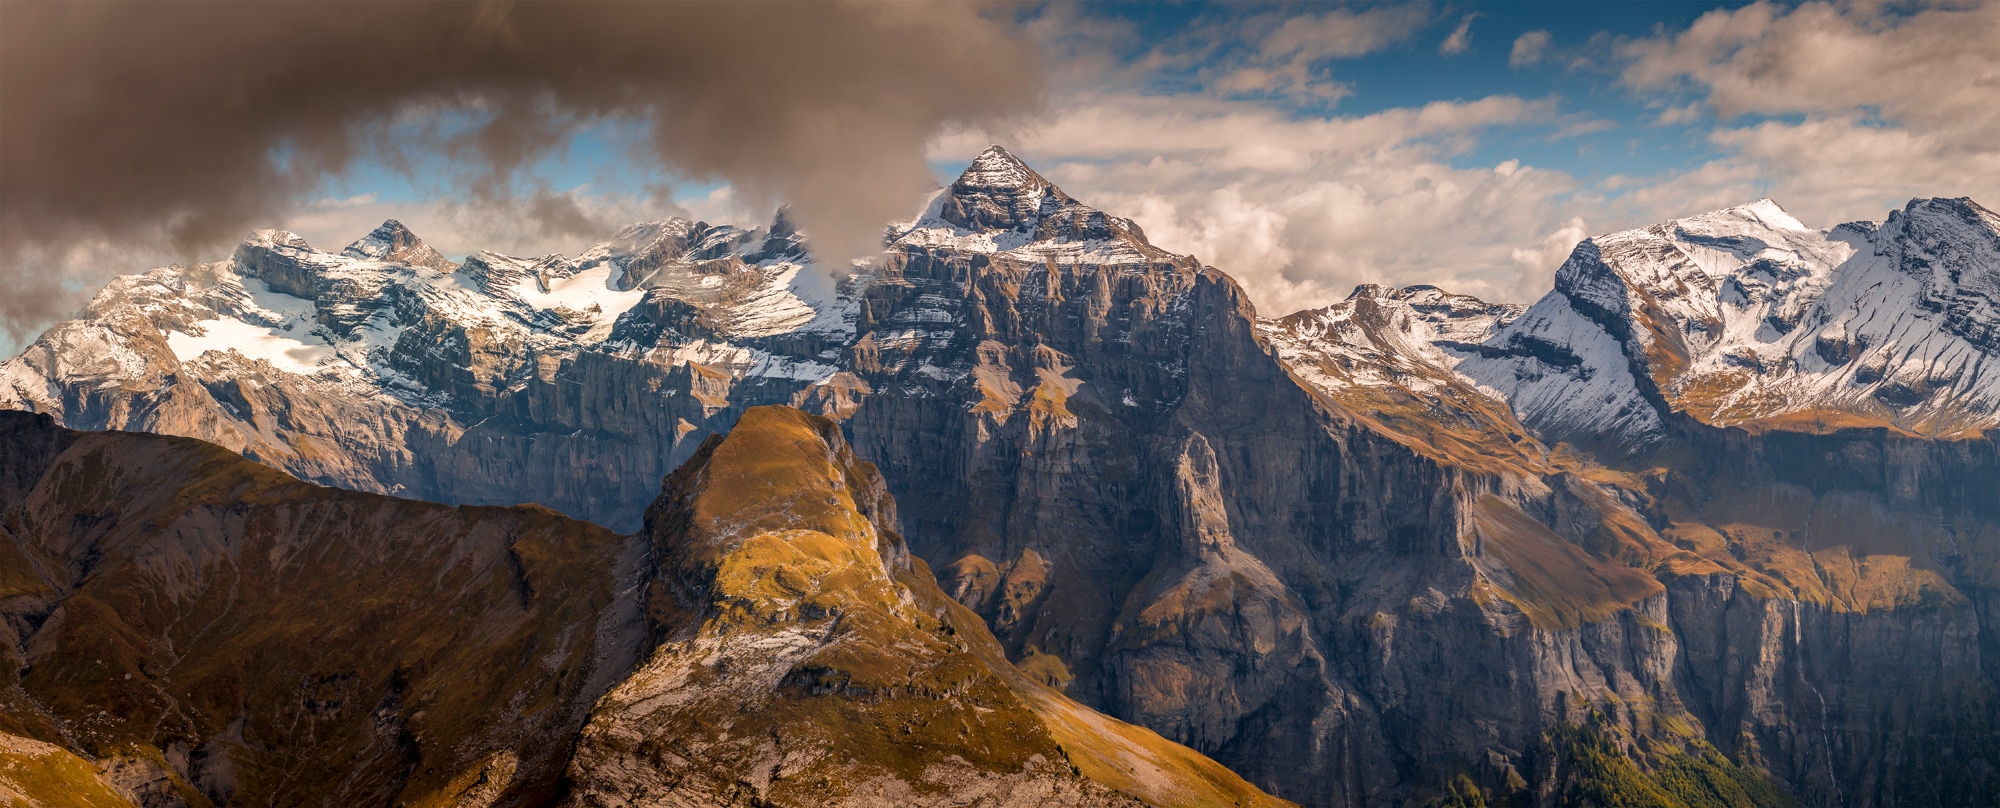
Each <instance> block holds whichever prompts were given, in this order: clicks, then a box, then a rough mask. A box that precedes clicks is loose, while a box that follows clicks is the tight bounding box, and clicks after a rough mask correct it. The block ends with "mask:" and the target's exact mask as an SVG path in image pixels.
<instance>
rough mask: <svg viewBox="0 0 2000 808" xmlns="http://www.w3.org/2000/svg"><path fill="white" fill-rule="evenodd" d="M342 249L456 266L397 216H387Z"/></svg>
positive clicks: (358, 255)
mask: <svg viewBox="0 0 2000 808" xmlns="http://www.w3.org/2000/svg"><path fill="white" fill-rule="evenodd" d="M340 253H341V254H342V255H345V256H348V257H350V258H360V259H363V260H368V261H387V262H393V263H399V264H409V265H411V266H420V267H429V268H431V269H437V270H442V271H446V272H449V271H451V270H453V269H456V268H457V265H456V264H453V263H452V262H451V261H450V260H448V259H446V258H445V257H444V256H443V255H441V254H439V253H438V251H437V250H434V249H431V246H430V245H428V244H425V243H424V241H423V239H420V238H417V234H415V233H412V232H410V228H407V227H404V226H403V223H402V222H399V221H396V220H395V219H387V220H384V221H383V222H382V225H381V226H380V227H377V228H375V229H374V230H371V231H369V233H368V235H365V236H362V237H361V238H359V239H355V241H354V243H353V244H349V245H347V247H346V248H345V249H343V250H341V251H340Z"/></svg>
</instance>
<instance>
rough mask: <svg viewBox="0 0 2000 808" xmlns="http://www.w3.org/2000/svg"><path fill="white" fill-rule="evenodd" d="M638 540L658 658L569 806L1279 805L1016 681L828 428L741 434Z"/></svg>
mask: <svg viewBox="0 0 2000 808" xmlns="http://www.w3.org/2000/svg"><path fill="white" fill-rule="evenodd" d="M646 523H647V528H646V537H647V539H648V541H649V542H650V544H651V546H652V547H653V551H654V554H655V556H656V557H658V558H661V559H665V560H666V563H665V565H664V567H663V569H662V575H660V576H659V577H658V578H656V579H655V580H654V582H653V584H652V587H653V588H652V590H651V592H650V595H649V602H651V603H652V604H654V607H653V608H652V609H651V611H650V616H651V618H652V624H653V629H654V632H655V634H656V635H658V636H661V637H663V638H664V641H663V642H662V643H661V644H660V645H659V646H658V647H656V648H655V649H654V650H653V652H652V654H651V656H650V658H649V659H648V660H647V661H646V662H645V663H644V664H643V665H642V666H641V667H639V668H638V669H637V670H635V671H634V672H633V674H632V675H631V676H630V677H629V678H627V679H626V680H625V681H623V682H621V683H620V684H619V686H618V687H617V688H616V689H614V690H613V691H612V692H611V693H610V694H609V695H607V696H606V697H605V698H604V699H603V700H602V701H601V702H600V703H599V705H598V708H597V710H596V711H595V712H594V713H593V715H592V717H591V721H590V724H589V726H588V727H586V728H585V729H584V731H583V734H582V735H581V736H580V738H579V740H578V745H577V752H576V756H575V758H574V759H573V760H572V762H571V764H570V776H571V782H572V792H571V795H570V797H569V798H568V799H569V801H570V802H572V803H575V804H579V805H657V804H667V805H689V806H706V805H765V804H779V805H881V806H889V805H963V804H967V803H968V801H977V802H978V803H979V804H985V805H1005V806H1013V805H1019V806H1031V805H1051V804H1060V805H1079V806H1096V805H1106V806H1109V805H1127V804H1149V805H1167V806H1172V805H1186V806H1198V805H1272V806H1276V805H1279V804H1282V803H1281V802H1280V801H1278V800H1273V799H1271V798H1269V797H1266V796H1264V795H1263V794H1262V793H1260V792H1258V791H1257V789H1255V788H1254V787H1252V786H1250V785H1249V784H1248V783H1246V782H1244V781H1243V780H1242V778H1240V777H1237V776H1236V775H1234V774H1232V773H1230V772H1229V771H1228V770H1227V769H1224V768H1223V767H1221V766H1219V765H1217V764H1216V763H1214V762H1212V761H1210V760H1208V759H1206V758H1203V757H1201V756H1200V755H1198V754H1196V753H1194V752H1191V751H1189V750H1188V749H1186V748H1184V747H1181V746H1178V745H1176V744H1173V743H1170V742H1168V741H1166V740H1163V739H1162V738H1160V736H1158V735H1155V734H1154V733H1152V732H1150V731H1147V730H1144V729H1141V728H1138V727H1134V726H1131V725H1127V724H1124V723H1123V722H1119V721H1116V720H1114V719H1110V718H1107V717H1105V716H1102V715H1099V714H1097V713H1095V712H1093V711H1091V710H1090V709H1088V708H1086V707H1084V706H1082V705H1080V704H1077V703H1076V702H1073V701H1071V700H1070V699H1068V698H1066V697H1064V696H1062V695H1061V694H1060V693H1059V692H1057V691H1056V690H1054V689H1052V688H1050V687H1048V686H1046V685H1043V684H1041V683H1039V682H1036V681H1033V680H1032V679H1031V678H1030V677H1029V676H1028V675H1026V674H1024V673H1022V672H1021V671H1019V670H1017V669H1015V668H1014V666H1013V665H1012V664H1010V663H1009V662H1008V661H1007V659H1006V657H1005V656H1004V654H1003V653H1002V651H1001V648H1000V646H999V644H998V643H997V642H995V641H994V639H993V637H992V635H991V634H989V633H987V631H986V629H985V627H984V625H982V624H981V622H980V620H979V618H978V617H976V616H974V615H972V614H971V613H970V612H967V611H966V610H965V609H964V608H963V607H962V606H959V605H958V604H956V603H954V602H953V601H951V600H950V599H949V598H947V597H946V596H945V595H944V593H943V592H942V591H940V590H939V589H938V586H937V583H936V580H935V578H934V577H933V576H932V575H931V573H930V570H929V569H928V568H927V567H926V566H925V565H924V563H923V562H922V561H921V560H918V559H915V558H913V557H912V556H911V555H910V553H909V551H908V549H907V547H906V546H905V545H904V541H903V537H902V535H901V533H900V532H899V530H898V523H897V515H896V505H895V501H894V500H893V499H891V498H890V497H889V495H888V491H887V488H886V486H884V484H883V482H882V478H881V477H880V476H879V475H877V474H876V472H875V469H874V468H873V467H872V466H870V465H869V464H867V463H864V462H861V461H859V460H857V459H856V458H855V456H854V454H853V452H852V451H850V450H849V449H848V447H847V445H846V442H845V441H844V440H843V439H842V438H841V436H840V432H839V429H838V427H836V426H835V425H834V424H833V423H832V422H830V421H826V420H823V419H818V418H814V417H812V416H809V415H806V414H804V413H801V412H798V411H797V410H791V409H783V408H758V409H753V410H751V411H749V412H747V413H745V414H744V416H743V418H742V419H741V420H740V421H738V422H737V425H736V427H735V429H734V430H733V431H732V432H731V433H730V434H729V437H728V438H727V439H726V440H711V441H710V442H709V443H707V444H706V445H704V446H703V448H702V449H701V451H700V452H698V453H697V454H696V455H695V457H694V459H693V460H691V461H689V462H688V463H687V464H686V465H685V466H683V467H682V468H681V469H680V470H679V471H677V472H675V474H674V475H673V477H671V478H670V479H669V480H668V481H667V483H666V492H665V494H664V495H663V496H662V497H661V498H660V500H659V501H658V502H657V503H655V504H654V506H653V507H652V509H651V510H650V511H648V514H647V520H646ZM673 606H679V607H681V608H678V609H676V608H672V607H673Z"/></svg>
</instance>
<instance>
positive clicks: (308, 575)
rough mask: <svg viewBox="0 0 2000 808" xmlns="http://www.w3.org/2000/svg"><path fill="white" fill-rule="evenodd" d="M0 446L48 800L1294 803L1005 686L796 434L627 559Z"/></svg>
mask: <svg viewBox="0 0 2000 808" xmlns="http://www.w3.org/2000/svg"><path fill="white" fill-rule="evenodd" d="M0 447H4V454H0V586H4V589H0V608H4V617H5V621H4V623H0V625H4V626H5V634H4V635H0V637H4V639H5V640H6V642H5V643H4V644H0V653H4V654H5V662H6V663H7V664H5V665H4V666H0V672H4V675H5V677H6V679H5V682H4V685H5V687H4V690H0V700H4V704H5V710H4V711H0V764H4V767H5V768H4V770H0V795H19V796H20V798H21V799H25V800H27V801H28V803H29V804H52V802H59V801H61V800H70V801H71V804H78V805H133V804H138V805H144V806H149V807H150V806H188V805H194V806H200V805H209V804H235V805H261V804H364V805H388V804H407V805H459V806H464V805H472V806H488V805H540V804H552V803H560V804H565V805H593V806H595V805H627V804H646V805H657V804H669V805H691V806H692V805H704V806H707V805H855V806H874V805H932V804H936V805H962V804H966V803H967V802H968V801H974V800H984V801H986V804H994V805H1041V804H1047V803H1049V802H1051V801H1053V802H1057V803H1061V804H1070V805H1103V806H1111V805H1160V806H1178V805H1187V806H1194V805H1217V804H1230V805H1271V806H1277V805H1283V804H1287V803H1282V802H1281V801H1277V800H1273V799H1271V798H1269V797H1267V796H1265V795H1264V794H1262V793H1261V792H1259V791H1258V790H1257V789H1256V788H1254V787H1252V786H1251V785H1249V784H1248V783H1246V782H1244V781H1243V780H1242V779H1241V778H1240V777H1237V776H1235V775H1234V774H1231V773H1230V772H1229V771H1228V770H1227V769H1224V768H1223V767H1221V766H1220V765H1218V764H1216V763H1214V762H1213V761H1210V760H1208V759H1207V758H1205V757H1202V756H1201V755H1199V754H1198V753H1195V752H1193V751H1191V750H1189V749H1187V748H1185V747H1182V746H1179V745H1176V744H1173V743H1171V742H1169V741H1166V740H1164V739H1162V738H1161V737H1159V736H1158V735H1155V734H1153V733H1152V732H1149V731H1147V730H1144V729H1141V728H1138V727H1134V726H1131V725H1127V724H1124V723H1122V722H1119V721H1116V720H1114V719H1111V718H1108V717H1105V716H1103V715H1100V714H1097V713H1095V712H1093V711H1091V710H1089V709H1088V708H1086V707H1083V706H1081V705H1079V704H1077V703H1075V702H1073V701H1070V700H1069V699H1067V698H1065V697H1063V696H1062V695H1060V694H1059V693H1058V692H1056V691H1055V690H1053V689H1051V688H1048V687H1046V686H1044V685H1041V684H1039V683H1037V682H1034V681H1033V680H1032V679H1030V677H1028V676H1027V675H1025V674H1023V673H1021V672H1020V671H1018V670H1016V669H1015V668H1014V667H1013V666H1012V665H1011V664H1009V663H1008V662H1007V660H1006V658H1005V656H1004V655H1003V654H1002V653H1001V651H1000V649H999V646H998V644H997V643H996V642H995V641H994V640H993V638H992V636H991V635H990V634H988V633H987V632H986V631H985V629H984V627H983V626H982V625H981V624H980V622H979V620H978V619H977V618H976V617H974V616H972V615H971V614H970V613H968V612H966V611H964V610H963V608H962V607H958V606H956V605H955V604H953V603H952V602H951V601H950V600H949V599H948V598H946V597H945V596H944V595H943V593H942V592H941V591H939V590H938V588H937V585H936V584H935V582H934V581H933V579H932V578H931V576H930V575H929V572H928V570H927V569H926V568H925V567H924V566H923V563H922V562H921V561H917V560H914V559H912V558H911V557H910V556H909V554H908V552H907V551H906V550H905V549H904V546H903V543H902V539H901V537H900V535H899V534H898V533H897V532H896V516H895V504H894V501H893V500H892V499H890V498H889V496H888V493H887V491H886V489H885V487H884V486H883V485H882V482H881V479H880V477H878V476H876V475H875V473H874V470H873V469H872V467H869V466H868V465H867V464H865V463H861V462H859V461H856V460H855V459H854V458H853V455H852V453H851V452H850V451H849V450H848V449H847V448H846V446H845V444H844V443H843V442H842V441H841V439H840V437H839V433H838V431H837V430H836V429H835V428H834V427H833V426H832V424H831V423H830V422H827V421H823V420H818V419H814V418H812V417H811V416H807V415H805V414H803V413H800V412H798V411H796V410H788V409H778V408H765V409H757V410H752V411H751V412H749V413H747V414H746V415H745V416H744V418H743V419H742V421H741V422H740V424H739V426H738V428H737V430H736V431H735V432H734V433H733V435H732V438H731V439H730V440H727V441H723V440H719V439H717V440H711V441H710V442H708V443H707V444H706V445H705V446H704V448H703V449H702V452H701V454H700V455H698V457H697V459H696V460H695V461H694V462H692V463H690V464H688V465H687V466H686V467H684V468H683V469H682V470H681V471H680V472H679V473H677V474H676V475H675V476H674V477H673V478H672V479H670V480H669V481H668V483H667V486H666V490H665V492H664V494H663V495H662V496H661V497H660V499H659V502H658V503H657V504H656V505H655V506H654V508H653V511H652V514H653V515H652V518H651V519H650V520H649V529H648V531H647V532H646V533H645V534H642V535H640V536H635V537H621V536H617V535H614V534H611V533H610V532H608V531H605V530H604V529H602V528H599V527H596V526H594V525H590V524H587V523H583V522H577V521H573V520H570V519H567V518H564V517H561V516H558V515H556V514H554V513H552V512H550V511H548V510H547V509H544V508H540V507H535V506H522V507H510V508H486V507H456V508H454V507H449V506H442V505H435V504H429V503H422V502H413V501H408V500H399V499H392V498H388V497H382V496H378V495H372V494H364V493H356V492H348V491H339V490H334V489H326V488H319V487H316V486H311V485H308V484H305V483H301V482H299V481H297V480H295V479H292V478H290V477H287V476H285V475H283V474H281V473H279V472H276V471H272V470H270V469H267V468H264V467H262V466H259V465H256V464H253V463H250V462H248V461H246V460H243V459H242V458H240V457H237V456H236V455H234V454H232V453H230V452H228V451H226V450H224V449H221V448H219V447H216V446H213V445H209V444H204V443H200V442H198V441H193V440H188V439H184V438H168V437H161V436H154V435H140V434H130V433H97V434H85V433H76V432H70V431H68V430H64V429H60V428H57V427H55V426H54V425H53V423H51V422H50V420H49V419H47V418H46V417H42V416H34V415H28V414H23V413H0Z"/></svg>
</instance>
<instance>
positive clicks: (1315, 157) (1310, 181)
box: [934, 94, 1577, 314]
mask: <svg viewBox="0 0 2000 808" xmlns="http://www.w3.org/2000/svg"><path fill="white" fill-rule="evenodd" d="M1560 117H1561V116H1560V115H1559V112H1558V109H1557V107H1556V105H1555V103H1554V102H1553V101H1550V100H1546V99H1537V100H1531V99H1522V98H1515V97H1511V96H1492V97H1488V98H1482V99H1478V100H1474V101H1464V102H1458V101H1449V102H1434V103H1431V104H1426V105H1423V106H1421V107H1406V108H1394V109H1389V110H1384V111H1382V112H1378V113H1374V114H1370V115H1362V116H1352V117H1326V118H1303V119H1301V118H1295V117H1293V116H1290V115H1288V114H1285V113H1283V112H1281V111H1279V110H1275V109H1272V108H1271V107H1269V106H1266V105H1261V104H1256V103H1250V102H1244V101H1230V100H1221V99H1216V98H1212V97H1205V96H1172V97H1161V96H1144V95H1135V94H1124V95H1114V96H1102V95H1091V96H1077V97H1073V98H1071V99H1068V100H1067V102H1066V103H1062V104H1059V105H1056V106H1054V107H1053V108H1052V109H1051V110H1050V112H1049V114H1048V116H1047V119H1046V120H1045V122H1044V123H1043V124H1042V125H1040V126H1038V127H1035V128H1032V129H1027V130H1024V131H1022V132H1018V133H1015V137H1014V138H1013V139H1011V140H1009V141H1008V142H1007V145H1008V146H1009V147H1010V148H1013V149H1015V150H1016V151H1017V152H1018V153H1020V154H1021V155H1022V156H1023V157H1024V158H1025V159H1028V160H1029V161H1030V162H1031V163H1034V164H1035V165H1036V166H1037V167H1038V168H1040V169H1042V171H1043V173H1045V174H1047V175H1049V177H1050V179H1052V180H1054V181H1056V183H1057V184H1059V185H1061V186H1063V188H1064V189H1065V190H1068V191H1069V192H1070V193H1071V194H1072V195H1075V196H1077V197H1078V198H1080V199H1082V200H1084V201H1085V202H1086V203H1089V204H1091V205H1094V206H1097V207H1099V208H1102V209H1104V210H1107V211H1110V212H1112V213H1114V214H1117V215H1122V216H1129V217H1131V218H1133V219H1134V220H1136V221H1137V222H1139V224H1140V225H1141V226H1142V227H1144V228H1145V229H1146V232H1147V234H1148V236H1149V237H1151V238H1152V240H1153V241H1154V242H1155V243H1157V244H1159V245H1161V246H1163V247H1166V248H1168V249H1172V250H1175V251H1178V252H1184V253H1191V254H1194V255H1196V256H1198V257H1200V258H1201V259H1202V260H1203V261H1205V262H1208V263H1210V264H1213V265H1215V266H1218V267H1220V268H1222V269H1223V270H1224V271H1226V272H1228V273H1230V274H1231V275H1232V276H1234V277H1235V278H1236V279H1237V280H1239V281H1240V282H1242V283H1243V284H1244V286H1245V288H1246V289H1247V290H1249V292H1250V293H1251V296H1252V299H1253V300H1254V301H1255V302H1256V303H1257V305H1258V308H1259V310H1260V311H1264V312H1266V313H1273V314H1284V313H1289V312H1291V311H1296V310H1298V309H1302V308H1307V307H1311V306H1318V305H1324V304H1325V303H1327V302H1330V301H1332V300H1338V299H1340V298H1343V297H1345V296H1346V294H1347V292H1348V291H1349V290H1350V289H1352V288H1353V286H1354V285H1355V284H1359V283H1391V284H1405V285H1406V284H1411V283H1435V284H1437V285H1440V286H1443V287H1445V288H1448V289H1453V290H1454V291H1462V292H1466V293H1469V294H1477V295H1481V296H1484V297H1489V298H1492V299H1503V300H1526V299H1532V298H1533V297H1536V296H1539V295H1540V294H1541V293H1542V292H1545V291H1546V290H1547V285H1546V273H1544V272H1528V271H1526V270H1524V268H1523V267H1522V265H1521V264H1520V262H1518V261H1517V260H1516V259H1515V255H1514V252H1515V249H1516V248H1526V249H1540V248H1541V247H1542V246H1543V245H1544V244H1545V242H1546V241H1547V238H1548V234H1549V233H1551V232H1555V231H1558V230H1561V229H1562V228H1563V227H1564V225H1565V223H1566V222H1568V221H1570V219H1571V217H1572V216H1573V215H1574V214H1573V213H1570V212H1567V208H1566V207H1565V206H1566V205H1569V204H1576V200H1573V199H1570V198H1569V195H1571V194H1573V193H1575V192H1576V191H1577V185H1576V182H1575V181H1574V180H1573V179H1572V178H1570V177H1569V176H1568V175H1566V174H1564V173H1562V172H1557V171H1547V170H1543V169H1538V168H1536V167H1533V166H1529V165H1523V164H1522V163H1521V162H1520V161H1519V160H1508V161H1505V162H1502V163H1500V164H1499V165H1497V166H1487V167H1483V168H1460V167H1454V166H1453V165H1452V164H1451V163H1450V162H1449V159H1450V158H1452V157H1454V156H1457V155H1461V154H1463V153H1464V151H1465V150H1466V149H1468V148H1470V147H1471V146H1472V145H1474V143H1475V141H1476V138H1477V136H1478V135H1479V134H1480V133H1482V132H1484V131H1487V130H1489V129H1492V128H1494V127H1500V126H1514V125H1523V124H1537V125H1542V124H1546V123H1548V122H1551V121H1554V120H1558V119H1560ZM987 142H989V139H988V136H987V135H985V134H984V133H979V132H961V133H957V134H956V135H954V136H952V137H949V138H945V139H943V140H941V141H940V142H939V144H938V146H937V148H936V150H935V151H934V156H935V157H937V158H939V159H953V158H956V159H964V158H969V157H970V156H971V155H972V154H973V153H974V152H976V151H977V150H978V149H980V148H983V147H984V146H985V145H986V144H987ZM1572 243H1574V242H1572Z"/></svg>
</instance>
